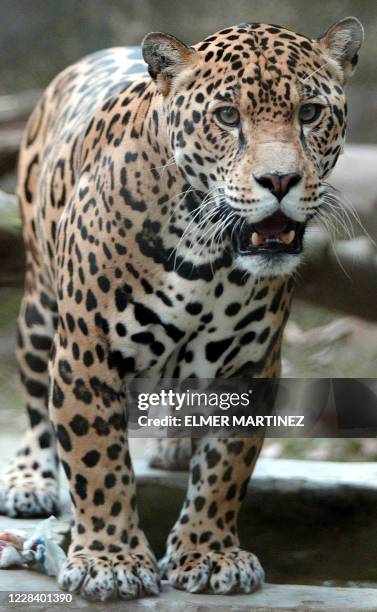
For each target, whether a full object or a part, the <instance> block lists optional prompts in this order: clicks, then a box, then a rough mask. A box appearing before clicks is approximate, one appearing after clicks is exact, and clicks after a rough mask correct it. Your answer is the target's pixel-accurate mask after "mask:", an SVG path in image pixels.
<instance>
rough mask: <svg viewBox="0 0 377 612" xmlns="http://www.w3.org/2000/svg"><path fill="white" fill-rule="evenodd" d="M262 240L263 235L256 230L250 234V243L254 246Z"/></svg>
mask: <svg viewBox="0 0 377 612" xmlns="http://www.w3.org/2000/svg"><path fill="white" fill-rule="evenodd" d="M263 242H264V238H263V236H261V235H260V234H258V232H253V233H252V234H251V243H252V244H253V245H254V246H259V245H260V244H263Z"/></svg>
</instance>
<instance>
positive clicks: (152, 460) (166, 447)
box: [146, 438, 191, 470]
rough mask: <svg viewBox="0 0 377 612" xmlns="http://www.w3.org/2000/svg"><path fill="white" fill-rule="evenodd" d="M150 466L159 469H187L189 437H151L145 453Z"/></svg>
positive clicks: (189, 453)
mask: <svg viewBox="0 0 377 612" xmlns="http://www.w3.org/2000/svg"><path fill="white" fill-rule="evenodd" d="M146 459H147V463H148V465H149V466H150V467H153V468H159V469H161V470H188V469H189V467H190V460H191V438H157V439H155V438H153V439H152V440H150V444H149V448H148V450H147V454H146Z"/></svg>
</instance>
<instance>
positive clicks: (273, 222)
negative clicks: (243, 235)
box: [250, 210, 295, 246]
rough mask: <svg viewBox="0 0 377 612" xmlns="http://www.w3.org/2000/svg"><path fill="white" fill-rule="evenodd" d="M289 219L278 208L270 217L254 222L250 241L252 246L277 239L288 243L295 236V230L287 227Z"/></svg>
mask: <svg viewBox="0 0 377 612" xmlns="http://www.w3.org/2000/svg"><path fill="white" fill-rule="evenodd" d="M289 224H290V220H289V219H288V217H287V216H286V215H285V214H284V213H283V212H281V211H280V210H278V211H277V212H276V213H274V214H273V215H272V216H271V217H268V218H267V219H263V221H259V223H254V225H253V231H252V234H251V237H250V242H251V244H253V245H254V246H259V245H260V244H264V243H265V242H269V241H275V242H277V241H279V242H284V243H285V244H290V243H291V242H292V241H293V240H294V237H295V231H294V230H293V229H289Z"/></svg>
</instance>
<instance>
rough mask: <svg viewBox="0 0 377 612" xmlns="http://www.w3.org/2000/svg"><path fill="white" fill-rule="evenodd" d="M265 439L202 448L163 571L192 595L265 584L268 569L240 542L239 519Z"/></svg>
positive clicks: (220, 442) (202, 443) (208, 443)
mask: <svg viewBox="0 0 377 612" xmlns="http://www.w3.org/2000/svg"><path fill="white" fill-rule="evenodd" d="M261 446H262V439H261V438H249V439H244V440H238V439H237V440H236V439H227V440H225V439H224V440H219V439H213V438H206V439H204V440H201V441H200V443H199V444H198V446H197V449H196V451H195V454H194V456H193V459H192V463H191V475H190V483H189V487H188V491H187V497H186V501H185V503H184V505H183V508H182V511H181V514H180V517H179V519H178V521H177V522H176V524H175V526H174V528H173V530H172V531H171V533H170V535H169V538H168V542H167V550H166V554H165V557H164V558H163V559H162V560H161V562H160V569H161V571H162V573H163V574H164V575H165V576H166V577H167V578H168V579H169V581H170V583H171V584H172V585H173V586H174V587H176V588H178V589H184V590H187V591H190V592H192V593H194V592H199V591H205V590H209V591H212V592H214V593H230V592H234V591H240V592H245V593H250V592H251V591H254V590H256V589H257V588H258V587H260V586H261V584H262V583H263V579H264V572H263V569H262V567H261V565H260V563H259V561H258V559H257V557H256V556H255V555H253V554H252V553H250V552H247V551H245V550H242V548H240V546H239V540H238V534H237V518H238V512H239V509H240V505H241V502H242V499H243V498H244V496H245V493H246V488H247V483H248V481H249V478H250V475H251V473H252V471H253V468H254V465H255V462H256V460H257V457H258V454H259V451H260V448H261Z"/></svg>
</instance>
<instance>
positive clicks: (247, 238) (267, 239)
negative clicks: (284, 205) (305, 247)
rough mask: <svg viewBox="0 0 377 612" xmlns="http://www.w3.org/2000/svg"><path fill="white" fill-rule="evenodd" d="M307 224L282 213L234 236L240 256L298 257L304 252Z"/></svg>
mask: <svg viewBox="0 0 377 612" xmlns="http://www.w3.org/2000/svg"><path fill="white" fill-rule="evenodd" d="M304 232H305V223H299V222H298V221H294V220H293V219H290V218H289V217H287V216H286V215H285V214H284V213H283V212H282V211H280V210H279V211H277V212H275V213H274V214H273V215H272V216H271V217H267V218H266V219H263V221H259V222H258V223H253V224H252V225H248V226H247V227H246V228H245V229H243V231H242V232H241V234H238V235H237V236H236V235H235V234H236V232H234V235H233V242H234V243H235V245H234V246H235V248H236V250H237V251H238V253H239V254H240V255H282V254H286V255H298V254H299V253H301V251H302V242H303V237H304Z"/></svg>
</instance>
